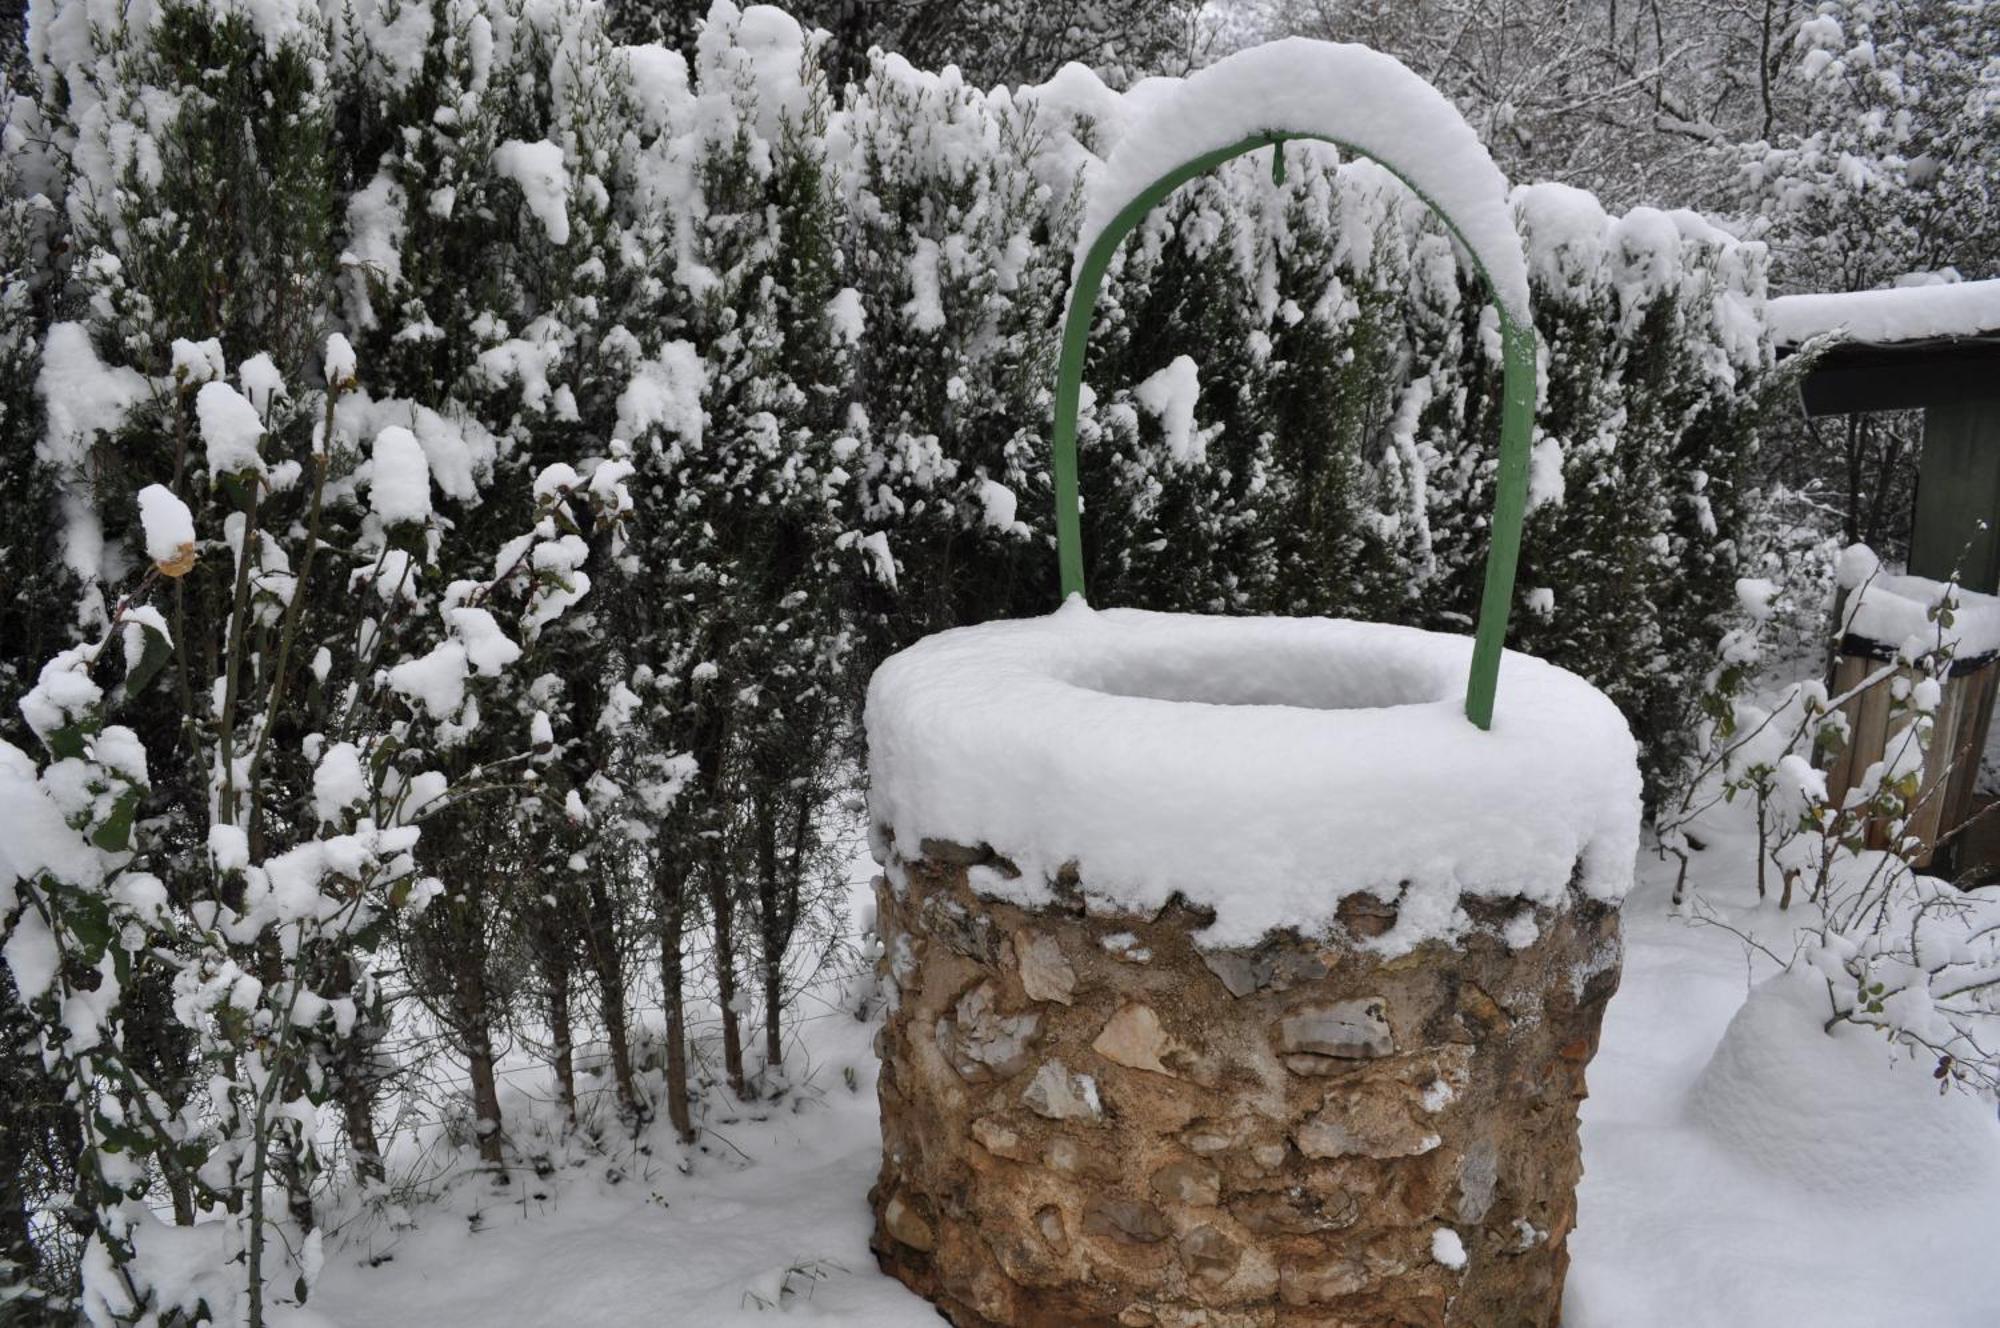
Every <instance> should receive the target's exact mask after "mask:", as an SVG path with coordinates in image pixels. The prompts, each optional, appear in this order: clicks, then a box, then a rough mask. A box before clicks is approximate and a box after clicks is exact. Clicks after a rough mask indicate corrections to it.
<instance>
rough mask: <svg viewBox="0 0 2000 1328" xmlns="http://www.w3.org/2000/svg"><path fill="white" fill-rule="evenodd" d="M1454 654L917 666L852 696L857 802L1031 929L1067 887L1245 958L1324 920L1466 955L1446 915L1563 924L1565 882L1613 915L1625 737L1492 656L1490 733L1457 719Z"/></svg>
mask: <svg viewBox="0 0 2000 1328" xmlns="http://www.w3.org/2000/svg"><path fill="white" fill-rule="evenodd" d="M1471 651H1472V642H1471V640H1470V638H1466V637H1458V636H1448V635H1444V634H1441V633H1434V632H1423V631H1418V630H1415V629H1413V628H1407V627H1391V626H1384V625H1380V624H1373V623H1358V622H1342V621H1334V620H1328V619H1310V618H1308V619H1298V618H1210V617H1201V616H1194V615H1181V614H1161V613H1145V612H1140V611H1137V610H1130V609H1114V610H1108V611H1102V612H1100V611H1095V610H1092V609H1090V608H1089V607H1087V606H1086V605H1085V604H1084V603H1083V602H1082V601H1081V600H1080V599H1072V600H1071V601H1070V602H1069V603H1068V604H1067V605H1065V606H1064V607H1063V608H1062V609H1060V610H1059V611H1057V612H1056V613H1054V614H1051V615H1049V616H1048V617H1044V618H1032V619H1025V620H1019V621H1012V622H996V623H988V624H985V625H984V626H980V627H967V628H960V629H958V630H956V631H950V632H944V633H941V634H939V635H936V636H933V637H930V638H928V639H926V640H924V641H921V642H919V643H918V644H916V645H915V646H912V647H911V648H910V649H908V650H905V651H903V652H902V653H901V654H898V655H896V656H895V657H893V658H892V659H890V660H889V661H888V662H887V663H885V664H884V665H883V666H882V667H881V668H880V669H879V670H877V671H876V674H875V677H874V679H873V680H872V681H871V683H870V685H869V690H868V710H867V729H868V750H869V772H870V779H871V783H870V802H871V809H872V812H873V815H874V818H875V820H876V821H877V822H878V823H879V824H880V825H881V826H882V827H884V828H886V829H887V830H888V831H890V832H891V833H893V835H894V837H895V842H896V843H897V844H899V845H903V846H905V851H906V852H907V853H909V854H911V855H912V856H914V854H915V853H916V851H917V845H918V844H919V843H920V841H921V840H923V839H925V838H935V839H943V840H950V841H953V842H956V843H962V844H980V843H985V844H990V845H992V846H993V847H994V848H995V849H996V850H997V851H999V852H1001V853H1004V854H1006V855H1007V856H1008V857H1009V858H1011V859H1012V860H1013V861H1014V863H1015V864H1016V865H1017V866H1019V867H1020V868H1021V871H1022V875H1021V877H1020V878H1019V879H1007V878H1004V877H1003V876H1002V875H1001V873H999V872H982V873H979V874H978V876H979V879H978V880H976V881H975V882H974V888H975V889H980V890H982V891H984V892H986V893H988V894H992V895H995V896H999V897H1005V898H1010V899H1014V900H1016V901H1017V902H1021V903H1025V904H1029V905H1035V904H1039V903H1044V902H1047V901H1048V900H1049V899H1051V898H1052V894H1051V890H1050V886H1049V884H1048V882H1049V881H1050V879H1051V878H1052V877H1053V876H1054V875H1055V874H1056V873H1057V872H1058V871H1060V870H1061V868H1062V867H1063V866H1064V865H1065V864H1067V863H1070V862H1075V863H1076V864H1077V866H1078V868H1079V870H1080V873H1081V877H1082V881H1083V887H1084V889H1085V890H1086V891H1088V892H1089V894H1090V895H1091V897H1092V902H1093V903H1094V904H1095V905H1097V906H1099V907H1102V908H1104V909H1105V910H1107V911H1114V912H1151V911H1155V910H1158V909H1159V908H1161V907H1163V906H1164V905H1165V904H1166V903H1167V902H1168V900H1169V899H1170V898H1172V896H1174V895H1175V894H1176V893H1178V894H1181V895H1183V896H1184V897H1185V898H1186V899H1187V900H1189V901H1190V902H1191V903H1194V904H1197V905H1201V906H1204V907H1207V908H1211V909H1213V910H1214V911H1215V922H1214V924H1213V925H1212V926H1210V927H1209V928H1207V929H1206V930H1204V931H1203V932H1201V933H1200V934H1199V935H1198V938H1197V939H1198V940H1199V942H1200V943H1201V944H1204V945H1209V946H1233V945H1247V944H1251V943H1253V942H1255V941H1256V940H1258V939H1259V938H1260V937H1262V936H1263V935H1265V934H1266V933H1268V932H1270V931H1272V930H1273V929H1277V928H1284V927H1295V928H1298V929H1299V930H1301V931H1302V932H1305V933H1307V934H1312V933H1316V932H1322V931H1324V930H1325V929H1326V928H1327V927H1328V926H1329V925H1330V924H1331V923H1332V921H1333V919H1334V914H1335V909H1336V907H1337V905H1338V904H1339V902H1340V900H1341V898H1342V897H1343V896H1345V895H1348V894H1353V893H1357V892H1362V891H1367V892H1370V893H1373V894H1376V895H1378V896H1380V897H1383V898H1395V897H1397V894H1398V892H1399V891H1401V903H1400V907H1399V911H1398V913H1399V917H1398V922H1397V925H1396V926H1395V928H1394V929H1392V930H1391V931H1389V932H1388V933H1387V934H1385V935H1383V936H1381V937H1379V938H1376V939H1375V940H1373V941H1371V942H1369V943H1368V944H1369V945H1370V946H1371V948H1374V949H1378V950H1381V951H1383V952H1385V953H1391V954H1400V953H1405V952H1407V951H1408V950H1410V949H1411V948H1413V947H1415V946H1416V945H1418V944H1421V943H1422V942H1424V941H1427V940H1433V939H1450V938H1453V937H1456V936H1457V935H1459V934H1461V933H1462V932H1463V931H1465V930H1466V929H1467V928H1468V927H1469V926H1470V922H1469V919H1468V918H1467V917H1466V914H1465V912H1464V911H1463V910H1462V909H1461V908H1460V907H1459V900H1460V897H1461V895H1478V896H1501V897H1518V898H1522V899H1526V900H1529V901H1532V902H1534V903H1537V904H1542V905H1547V906H1550V907H1556V908H1561V907H1563V906H1564V905H1565V904H1566V903H1567V901H1568V899H1569V887H1570V882H1571V878H1572V873H1573V872H1575V873H1576V874H1577V879H1578V881H1579V883H1580V884H1581V886H1582V888H1583V889H1584V890H1585V891H1587V892H1588V893H1589V894H1590V895H1592V896H1593V897H1596V898H1599V899H1604V900H1608V901H1615V900H1617V899H1619V898H1621V897H1622V896H1623V894H1624V891H1625V889H1626V887H1627V886H1628V885H1629V884H1630V881H1631V876H1632V868H1633V859H1634V855H1635V853H1636V850H1637V847H1638V828H1639V775H1638V771H1637V767H1636V764H1635V748H1634V744H1633V741H1632V736H1631V733H1630V731H1629V730H1628V729H1627V727H1626V724H1625V720H1624V718H1623V717H1622V716H1621V715H1620V714H1619V713H1618V711H1617V709H1616V708H1615V707H1614V706H1613V705H1612V704H1611V702H1610V701H1609V700H1607V699H1606V698H1605V697H1604V696H1603V695H1602V694H1601V693H1600V692H1598V691H1597V690H1596V689H1595V688H1593V687H1591V686H1590V685H1589V684H1588V683H1586V682H1584V681H1583V680H1582V679H1580V678H1578V677H1576V676H1575V675H1573V674H1570V673H1567V672H1565V671H1563V670H1562V669H1558V668H1556V667H1554V666H1553V665H1549V664H1545V663H1542V662H1541V661H1539V660H1535V659H1531V658H1529V657H1527V656H1524V655H1518V654H1514V653H1511V652H1510V653H1508V654H1507V655H1506V656H1505V658H1504V659H1503V661H1502V664H1501V669H1500V687H1499V703H1498V707H1497V710H1496V713H1495V716H1494V723H1493V729H1492V731H1491V732H1481V731H1480V730H1479V729H1477V728H1475V727H1474V726H1473V725H1472V724H1471V723H1470V722H1469V721H1468V720H1467V719H1466V718H1465V715H1464V712H1463V706H1464V688H1465V679H1466V672H1467V668H1468V664H1469V661H1470V658H1471Z"/></svg>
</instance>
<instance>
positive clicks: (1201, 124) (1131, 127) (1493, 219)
mask: <svg viewBox="0 0 2000 1328" xmlns="http://www.w3.org/2000/svg"><path fill="white" fill-rule="evenodd" d="M1142 87H1143V88H1144V90H1145V95H1144V97H1143V98H1138V97H1135V98H1134V101H1136V102H1138V103H1139V105H1137V106H1134V107H1132V109H1133V110H1134V111H1136V112H1137V113H1136V114H1135V115H1133V118H1132V119H1131V120H1130V121H1129V123H1128V126H1127V127H1126V128H1125V130H1124V132H1123V133H1122V134H1121V135H1120V136H1119V138H1118V142H1117V144H1116V146H1114V147H1113V148H1112V149H1111V151H1110V154H1109V155H1108V156H1107V157H1106V158H1105V160H1104V161H1103V162H1101V163H1093V164H1092V166H1091V168H1090V171H1089V174H1088V176H1087V178H1086V180H1085V184H1084V188H1085V207H1084V216H1083V227H1082V230H1081V232H1080V233H1079V235H1078V237H1077V249H1076V253H1077V261H1078V263H1079V265H1080V264H1081V262H1082V258H1083V255H1084V254H1085V253H1087V252H1088V251H1089V249H1090V246H1091V245H1092V244H1094V243H1095V242H1096V240H1097V237H1098V236H1099V235H1100V234H1102V233H1103V231H1104V230H1105V228H1106V227H1108V226H1109V225H1110V224H1111V222H1112V221H1113V220H1114V219H1115V218H1116V217H1117V215H1118V214H1119V212H1121V211H1122V210H1124V208H1125V207H1126V206H1127V205H1129V204H1130V203H1131V202H1132V201H1133V200H1134V199H1136V198H1137V197H1139V195H1140V194H1142V193H1144V192H1145V190H1146V187H1147V186H1148V185H1151V184H1152V183H1153V182H1154V181H1155V180H1158V179H1159V178H1160V177H1161V176H1163V175H1165V174H1166V173H1167V172H1168V171H1170V170H1172V169H1174V168H1175V167H1177V166H1179V165H1181V164H1182V163H1184V162H1186V161H1188V160H1189V159H1190V158H1193V157H1196V156H1199V155H1201V154H1202V153H1205V152H1211V151H1214V150H1215V149H1218V148H1223V147H1227V146H1229V145H1230V144H1232V143H1237V142H1241V141H1242V140H1244V139H1246V138H1252V137H1255V136H1256V135H1258V134H1261V133H1267V132H1281V133H1285V134H1290V135H1296V136H1300V137H1311V138H1325V139H1330V140H1332V141H1334V142H1336V143H1341V144H1344V145H1346V146H1348V147H1349V148H1351V149H1354V150H1357V151H1359V152H1362V153H1365V154H1367V155H1368V156H1371V157H1374V158H1375V159H1377V160H1378V161H1381V162H1382V163H1384V164H1385V165H1389V166H1393V167H1394V168H1395V169H1396V170H1397V171H1398V172H1399V173H1401V174H1402V175H1403V177H1404V178H1405V179H1406V180H1407V181H1408V183H1409V184H1411V185H1412V186H1414V187H1415V188H1416V190H1417V191H1418V192H1419V193H1421V194H1423V195H1424V196H1425V197H1426V198H1427V199H1429V200H1430V202H1431V203H1432V204H1434V205H1435V206H1436V207H1438V208H1439V209H1440V210H1442V211H1443V212H1444V213H1445V215H1446V216H1448V217H1449V218H1450V219H1451V221H1452V224H1453V225H1455V226H1456V227H1457V228H1458V232H1459V235H1460V237H1461V238H1462V239H1463V240H1464V241H1465V243H1466V245H1467V247H1468V248H1470V249H1471V250H1472V253H1473V255H1474V256H1475V257H1476V258H1477V259H1478V260H1479V263H1480V264H1481V266H1483V267H1484V268H1485V269H1486V272H1487V275H1488V276H1489V277H1490V278H1491V279H1492V281H1493V285H1494V288H1495V292H1496V295H1497V297H1498V299H1499V301H1500V304H1501V305H1502V307H1503V308H1504V309H1505V310H1506V311H1507V313H1508V314H1509V316H1511V317H1512V318H1513V319H1515V320H1516V321H1517V322H1520V323H1522V324H1526V323H1527V322H1528V321H1529V315H1528V273H1527V264H1526V262H1525V260H1524V259H1523V257H1522V254H1521V240H1520V236H1519V235H1518V234H1517V233H1516V231H1515V229H1514V225H1513V221H1512V219H1511V218H1510V216H1509V214H1508V208H1507V182H1506V180H1505V179H1504V178H1503V177H1502V176H1501V174H1500V169H1499V167H1497V166H1495V165H1494V164H1493V159H1492V158H1491V157H1490V156H1488V155H1487V152H1486V149H1485V147H1484V146H1483V145H1482V144H1481V143H1480V142H1479V136H1478V135H1477V134H1475V133H1474V132H1473V130H1472V126H1471V125H1468V124H1467V123H1466V122H1465V119H1464V117H1463V116H1461V115H1460V114H1459V113H1458V111H1457V109H1456V108H1454V107H1453V106H1452V104H1451V103H1450V102H1449V101H1448V100H1446V99H1445V97H1444V95H1443V94H1442V93H1440V92H1439V91H1438V90H1437V89H1436V88H1434V87H1432V86H1431V85H1430V84H1428V83H1426V82H1425V81H1424V80H1423V79H1421V78H1419V77H1418V76H1417V75H1416V74H1413V73H1411V72H1410V70H1409V69H1407V68H1405V67H1404V66H1403V64H1402V63H1401V62H1400V61H1398V60H1396V59H1395V58H1394V57H1392V56H1388V55H1384V54H1382V53H1381V52H1380V51H1376V50H1371V49H1370V48H1368V47H1366V46H1355V45H1349V44H1345V43H1336V42H1323V41H1313V40H1311V39H1309V38H1305V37H1288V38H1285V39H1284V40H1282V41H1275V42H1269V43H1266V44H1265V45H1262V46H1255V47H1252V48H1250V49H1249V50H1245V51H1239V52H1237V53H1236V54H1234V55H1232V56H1229V57H1228V58H1226V59H1223V60H1219V61H1217V62H1216V63H1215V64H1212V65H1209V66H1207V67H1206V68H1204V69H1201V70H1198V71H1196V72H1195V73H1194V74H1192V75H1190V76H1189V77H1187V78H1186V79H1184V80H1169V79H1149V80H1147V81H1146V83H1145V84H1144V85H1142ZM1134 91H1135V93H1136V92H1138V91H1139V89H1135V90H1134Z"/></svg>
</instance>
